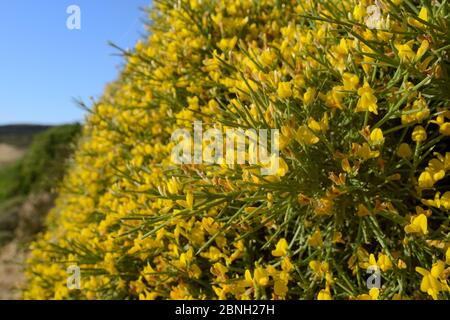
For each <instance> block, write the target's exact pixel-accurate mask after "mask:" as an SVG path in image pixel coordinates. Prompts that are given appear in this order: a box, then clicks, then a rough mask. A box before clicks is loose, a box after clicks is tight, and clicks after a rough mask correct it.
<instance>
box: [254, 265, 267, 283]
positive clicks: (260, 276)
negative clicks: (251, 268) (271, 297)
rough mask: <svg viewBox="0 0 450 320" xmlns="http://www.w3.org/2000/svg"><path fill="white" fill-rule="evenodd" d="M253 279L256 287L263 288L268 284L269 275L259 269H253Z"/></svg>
mask: <svg viewBox="0 0 450 320" xmlns="http://www.w3.org/2000/svg"><path fill="white" fill-rule="evenodd" d="M253 278H254V281H255V283H256V284H257V285H258V286H261V287H265V286H267V285H268V284H269V275H268V274H267V272H266V270H264V269H263V268H261V267H257V268H256V269H255V272H254V274H253Z"/></svg>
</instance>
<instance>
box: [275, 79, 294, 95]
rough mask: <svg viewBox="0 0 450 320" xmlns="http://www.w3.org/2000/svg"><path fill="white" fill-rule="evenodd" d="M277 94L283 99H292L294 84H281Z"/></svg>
mask: <svg viewBox="0 0 450 320" xmlns="http://www.w3.org/2000/svg"><path fill="white" fill-rule="evenodd" d="M277 94H278V96H279V97H280V98H282V99H284V98H289V97H291V96H292V84H291V83H290V82H280V83H279V84H278V90H277Z"/></svg>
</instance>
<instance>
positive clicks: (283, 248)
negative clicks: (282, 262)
mask: <svg viewBox="0 0 450 320" xmlns="http://www.w3.org/2000/svg"><path fill="white" fill-rule="evenodd" d="M287 250H288V243H287V241H286V239H284V238H282V239H280V240H279V241H278V243H277V245H276V248H275V250H272V255H273V256H274V257H282V256H285V255H286V254H287Z"/></svg>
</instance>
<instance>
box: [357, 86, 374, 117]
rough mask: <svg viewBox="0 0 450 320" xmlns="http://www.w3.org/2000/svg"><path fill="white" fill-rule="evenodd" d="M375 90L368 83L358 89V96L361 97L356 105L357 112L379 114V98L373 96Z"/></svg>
mask: <svg viewBox="0 0 450 320" xmlns="http://www.w3.org/2000/svg"><path fill="white" fill-rule="evenodd" d="M373 93H374V90H373V89H372V88H371V87H370V85H369V83H368V82H367V81H366V82H364V85H363V86H362V87H361V88H359V89H358V95H359V96H360V98H359V100H358V104H357V105H356V112H363V111H367V110H368V111H369V112H372V113H374V114H378V106H377V101H378V100H377V98H376V97H375V95H374V94H373Z"/></svg>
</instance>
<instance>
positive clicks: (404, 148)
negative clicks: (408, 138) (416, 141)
mask: <svg viewBox="0 0 450 320" xmlns="http://www.w3.org/2000/svg"><path fill="white" fill-rule="evenodd" d="M397 155H398V156H399V157H400V158H403V159H410V158H411V157H412V155H413V153H412V150H411V147H410V146H409V144H407V143H402V144H401V145H400V146H399V147H398V150H397Z"/></svg>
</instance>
